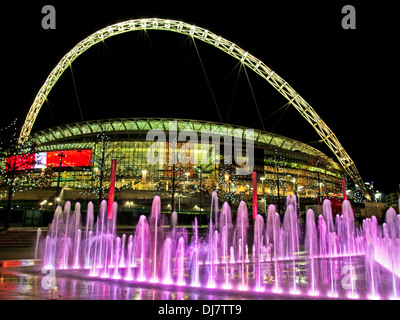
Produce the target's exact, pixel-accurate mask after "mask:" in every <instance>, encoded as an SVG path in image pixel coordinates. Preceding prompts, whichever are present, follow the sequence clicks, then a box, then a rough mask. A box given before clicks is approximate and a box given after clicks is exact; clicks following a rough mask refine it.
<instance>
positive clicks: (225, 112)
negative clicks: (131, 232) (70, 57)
mask: <svg viewBox="0 0 400 320" xmlns="http://www.w3.org/2000/svg"><path fill="white" fill-rule="evenodd" d="M327 2H328V1H318V2H317V1H312V2H310V1H297V2H293V3H291V2H283V1H274V2H273V1H257V2H254V1H247V2H246V1H213V2H211V1H206V2H204V1H202V2H199V1H192V2H191V1H186V2H179V1H156V2H154V1H129V2H118V1H110V2H104V1H85V2H84V4H83V1H80V2H78V1H76V2H74V1H68V2H67V1H63V2H54V1H53V2H52V1H50V2H41V1H30V3H29V4H21V3H17V4H7V5H5V6H3V5H2V18H1V19H0V20H1V26H2V56H3V59H2V75H3V81H2V84H3V85H2V105H1V108H2V111H3V112H2V117H1V119H0V125H1V127H4V126H6V125H7V124H8V123H10V122H11V121H12V120H13V119H14V118H15V117H17V118H18V120H19V121H20V122H21V123H22V122H23V120H24V118H25V116H26V114H27V112H28V110H29V107H30V105H31V104H32V102H33V100H34V98H35V95H36V94H37V92H38V90H39V89H40V87H41V85H42V84H43V82H44V81H45V79H46V77H47V76H48V74H49V73H50V72H51V70H52V69H53V68H54V67H55V66H56V64H57V63H58V61H59V60H60V59H61V58H62V56H63V55H65V54H66V53H67V52H68V51H69V50H70V49H71V48H72V47H73V46H74V45H75V44H77V43H78V42H79V41H81V40H83V39H84V38H85V37H87V36H89V35H90V34H92V33H93V32H95V31H97V30H99V29H101V28H103V27H105V26H107V25H110V24H113V23H116V22H121V21H124V20H129V19H136V18H143V17H158V18H169V19H176V20H182V21H185V22H187V23H190V24H195V25H197V26H200V27H203V28H206V29H208V30H210V31H211V32H214V33H216V34H218V35H221V36H222V37H224V38H226V39H228V40H230V41H233V42H235V43H236V44H237V45H238V46H240V47H241V48H243V49H245V50H247V51H249V52H250V53H251V54H253V55H254V56H255V57H257V58H259V59H261V60H262V61H263V62H264V63H265V64H266V65H268V66H269V67H270V68H271V69H273V70H274V71H275V72H276V73H277V74H278V75H280V76H281V77H282V78H283V79H285V80H286V81H287V82H288V83H289V84H290V85H291V86H292V87H293V88H294V89H295V90H296V91H297V92H298V93H299V94H300V95H301V96H302V97H303V98H304V99H305V100H306V101H307V102H308V103H309V104H310V105H311V106H312V107H313V108H314V109H315V111H316V112H317V113H318V114H319V115H320V116H321V118H322V119H323V120H324V121H325V122H326V124H327V125H328V126H329V127H330V128H331V129H332V130H333V132H334V133H335V134H336V136H337V137H338V139H339V141H340V142H341V143H342V145H343V146H344V148H345V149H346V151H347V152H348V153H349V155H350V157H352V159H353V160H354V161H355V163H356V165H357V167H358V169H359V172H360V174H361V176H362V177H363V179H364V181H371V180H373V181H374V183H375V186H376V188H378V189H380V190H383V191H385V192H391V191H394V190H396V189H397V188H398V184H399V182H400V170H399V167H398V150H397V149H398V148H397V146H398V145H397V143H398V140H399V139H398V116H397V114H398V112H397V110H398V101H397V99H396V96H397V93H398V81H397V80H396V77H397V74H398V71H399V65H398V45H396V44H397V43H398V34H397V32H396V30H398V29H399V28H398V23H396V19H395V12H396V10H395V8H394V7H393V5H391V4H389V3H390V2H389V1H380V2H379V3H376V2H375V3H368V4H367V3H365V1H346V2H344V1H329V3H327ZM145 3H146V4H145ZM45 4H52V5H53V6H54V7H55V8H56V29H55V30H44V29H42V27H41V20H42V18H43V16H44V15H43V14H42V13H41V9H42V7H43V6H44V5H45ZM347 4H351V5H353V6H354V7H355V8H356V29H355V30H344V29H343V28H342V26H341V20H342V18H343V17H344V14H342V13H341V9H342V7H343V6H344V5H347ZM196 47H197V49H198V52H199V54H200V57H201V61H202V63H203V66H204V68H205V70H206V74H207V77H208V79H209V81H210V85H211V88H212V90H213V93H214V96H215V99H216V102H217V105H218V110H219V113H220V114H221V118H222V120H223V121H224V122H225V121H228V122H229V123H232V124H237V125H243V126H249V127H253V128H259V129H262V125H264V128H265V130H266V131H273V132H276V133H278V134H282V135H285V136H289V137H291V138H294V139H296V140H300V141H303V142H306V143H311V144H312V145H313V146H315V147H316V148H318V149H320V150H321V151H323V152H325V153H326V154H327V155H328V156H330V157H334V156H333V154H332V153H331V152H330V151H329V150H328V149H327V148H326V146H325V145H324V144H323V143H314V142H316V141H317V140H319V137H318V136H317V134H316V133H315V132H314V131H313V129H312V128H311V127H310V125H309V124H308V123H307V122H306V121H305V120H304V119H303V118H302V117H301V116H300V114H299V113H298V112H297V111H295V110H294V108H293V107H291V108H288V109H287V110H286V111H285V112H284V109H281V110H280V111H278V110H279V109H280V108H281V107H282V106H283V105H284V104H285V103H286V101H285V100H284V98H283V97H281V96H280V94H279V93H278V92H276V91H275V90H274V89H272V87H271V86H270V85H268V84H267V83H266V82H265V81H264V80H262V79H261V78H260V77H258V76H257V75H255V74H254V73H253V72H251V71H250V70H247V74H248V77H249V80H250V84H251V88H252V90H253V92H254V96H255V100H256V102H257V106H258V107H259V110H260V113H261V118H262V119H264V122H263V124H262V122H261V119H260V116H259V115H258V112H257V107H256V103H255V100H254V98H253V95H252V93H251V90H250V86H249V83H248V81H247V77H246V73H245V72H244V70H243V69H242V70H241V72H240V73H239V67H238V66H237V61H236V60H234V59H233V58H231V57H229V56H227V55H226V54H223V53H222V52H221V51H219V50H217V49H216V48H212V47H211V46H209V45H206V44H204V43H201V42H200V41H198V40H196V43H195V45H194V44H193V42H192V41H191V39H190V38H188V37H186V36H182V35H178V34H174V33H171V32H161V31H149V32H147V34H146V33H144V32H130V33H127V34H124V35H120V36H117V37H112V38H110V39H108V40H106V41H105V43H104V44H98V45H96V46H94V47H92V48H91V49H89V50H88V51H87V52H85V53H84V54H83V55H81V56H80V57H79V58H78V59H77V60H76V61H75V62H74V63H73V64H72V72H71V70H66V72H65V73H64V74H63V76H62V77H61V79H60V80H59V81H58V83H57V84H56V85H55V87H54V88H53V90H52V91H51V93H50V95H49V102H48V103H45V104H44V105H43V108H42V110H41V112H40V113H39V116H38V119H37V121H36V123H35V126H34V129H33V130H34V131H36V130H40V129H43V128H48V127H52V126H56V125H60V124H65V123H69V122H77V121H80V120H81V119H82V118H83V119H84V120H93V119H104V118H118V117H178V118H190V119H203V120H212V121H220V117H219V116H218V112H217V108H216V106H215V104H214V102H213V99H212V96H211V94H210V90H209V87H208V84H207V81H206V78H205V76H204V72H203V69H202V67H201V64H200V62H199V61H200V60H199V56H198V54H197V51H196ZM235 67H236V68H235ZM237 79H238V80H237ZM74 84H75V86H74ZM235 87H236V90H235ZM75 88H76V89H75ZM76 92H77V93H78V95H76ZM78 99H79V104H78ZM79 105H80V107H81V111H80V109H79ZM275 111H276V112H275ZM274 112H275V113H274Z"/></svg>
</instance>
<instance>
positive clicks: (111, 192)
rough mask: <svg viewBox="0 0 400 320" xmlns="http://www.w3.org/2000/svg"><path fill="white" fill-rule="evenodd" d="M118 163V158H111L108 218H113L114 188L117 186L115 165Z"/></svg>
mask: <svg viewBox="0 0 400 320" xmlns="http://www.w3.org/2000/svg"><path fill="white" fill-rule="evenodd" d="M116 165H117V160H115V159H112V160H111V177H110V189H109V191H108V208H107V220H111V219H112V218H113V209H112V206H113V203H114V188H115V167H116Z"/></svg>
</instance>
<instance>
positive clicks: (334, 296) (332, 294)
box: [328, 292, 339, 298]
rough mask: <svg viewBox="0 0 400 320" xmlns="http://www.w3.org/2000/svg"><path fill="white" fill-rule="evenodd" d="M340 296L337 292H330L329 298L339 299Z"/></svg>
mask: <svg viewBox="0 0 400 320" xmlns="http://www.w3.org/2000/svg"><path fill="white" fill-rule="evenodd" d="M338 296H339V295H338V294H337V293H336V292H329V293H328V297H329V298H337V297H338Z"/></svg>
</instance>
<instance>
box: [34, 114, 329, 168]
mask: <svg viewBox="0 0 400 320" xmlns="http://www.w3.org/2000/svg"><path fill="white" fill-rule="evenodd" d="M170 126H171V128H170ZM151 129H157V130H163V131H164V132H167V131H169V130H170V129H175V130H177V132H181V131H183V130H193V131H195V132H196V133H201V132H202V131H205V132H211V133H216V134H221V135H222V134H228V135H231V136H236V137H239V138H241V139H242V141H246V135H247V134H248V133H249V132H250V131H249V130H252V132H254V138H253V139H254V145H255V146H267V145H268V146H273V147H277V148H279V149H284V150H288V151H292V152H295V151H297V152H302V153H305V154H308V155H311V156H315V157H318V158H321V159H324V160H326V161H328V162H330V163H332V164H333V163H335V162H334V161H333V160H332V159H331V158H329V157H327V156H326V155H325V154H324V153H323V152H321V151H319V150H317V149H315V148H313V147H311V146H309V145H307V144H305V143H303V142H300V141H296V140H294V139H291V138H287V137H284V136H281V135H278V134H275V133H270V132H266V131H261V130H256V129H250V128H246V127H241V126H236V125H231V124H226V123H218V122H210V121H202V120H190V119H170V118H119V119H106V120H92V121H83V122H78V123H72V124H66V125H62V126H58V127H53V128H49V129H45V130H42V131H39V132H36V133H34V134H32V141H33V142H34V143H36V144H38V145H39V146H44V145H53V144H58V143H67V142H77V140H82V139H85V138H88V137H91V136H93V137H95V136H97V135H98V134H99V133H102V132H103V133H105V134H108V135H110V136H113V137H114V136H117V135H127V134H128V135H129V134H144V133H147V132H148V131H149V130H151Z"/></svg>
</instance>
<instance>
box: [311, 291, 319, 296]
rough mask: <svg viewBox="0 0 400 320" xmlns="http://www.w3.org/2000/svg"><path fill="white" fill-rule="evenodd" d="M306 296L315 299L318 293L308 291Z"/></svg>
mask: <svg viewBox="0 0 400 320" xmlns="http://www.w3.org/2000/svg"><path fill="white" fill-rule="evenodd" d="M308 295H309V296H311V297H317V296H319V292H318V291H308Z"/></svg>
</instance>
